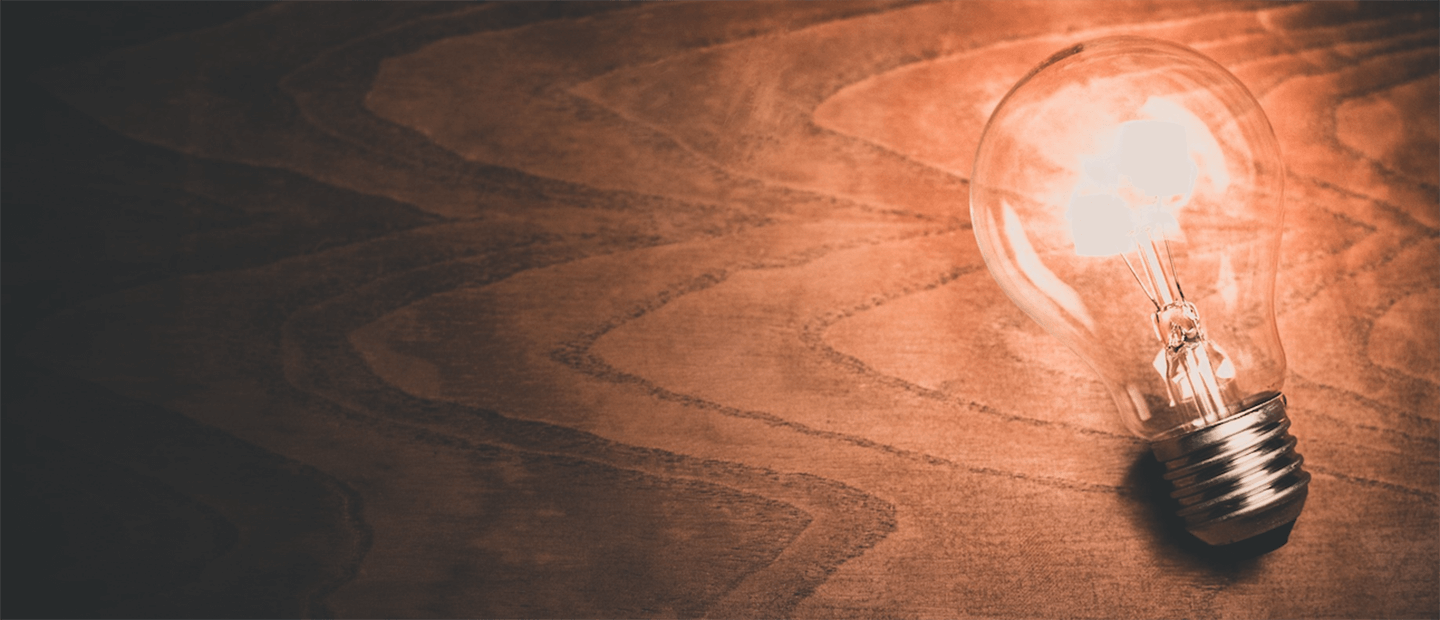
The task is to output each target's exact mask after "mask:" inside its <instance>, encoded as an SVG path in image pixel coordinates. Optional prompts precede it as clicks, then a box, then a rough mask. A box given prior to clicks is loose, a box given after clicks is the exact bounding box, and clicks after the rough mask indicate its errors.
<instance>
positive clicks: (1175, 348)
mask: <svg viewBox="0 0 1440 620" xmlns="http://www.w3.org/2000/svg"><path fill="white" fill-rule="evenodd" d="M1134 236H1135V249H1136V251H1137V253H1138V254H1139V256H1138V259H1139V260H1138V261H1136V262H1138V263H1139V264H1140V269H1139V270H1138V271H1137V270H1136V269H1135V265H1134V264H1132V263H1131V262H1130V258H1129V257H1128V256H1126V255H1124V254H1121V258H1122V259H1124V261H1125V265H1126V267H1128V268H1129V269H1130V273H1131V275H1133V276H1135V280H1136V282H1137V283H1139V284H1140V288H1141V289H1142V290H1143V291H1144V292H1145V295H1146V297H1148V298H1149V299H1150V303H1151V304H1153V305H1154V306H1155V315H1154V325H1155V335H1156V337H1157V338H1159V340H1160V342H1161V344H1162V345H1164V348H1163V349H1162V350H1161V352H1160V354H1159V355H1157V356H1156V360H1155V362H1156V363H1155V367H1156V370H1157V371H1159V372H1160V373H1161V374H1163V375H1164V377H1165V385H1166V388H1167V390H1168V391H1169V394H1168V396H1169V397H1170V404H1171V406H1178V407H1187V408H1190V409H1192V414H1193V416H1194V419H1195V420H1196V423H1197V424H1196V425H1197V426H1203V425H1208V424H1213V423H1215V422H1218V421H1220V420H1221V419H1222V418H1224V417H1226V416H1227V415H1228V414H1229V412H1230V410H1231V407H1230V403H1233V402H1236V399H1235V398H1234V394H1233V392H1234V388H1233V386H1231V385H1230V382H1229V379H1230V378H1233V377H1234V367H1233V366H1232V365H1231V364H1230V362H1229V360H1228V358H1227V357H1226V355H1225V353H1224V352H1223V351H1221V350H1220V349H1219V348H1218V347H1217V346H1215V344H1214V343H1212V342H1210V341H1209V340H1208V339H1207V338H1206V337H1205V330H1204V329H1203V328H1202V326H1201V323H1200V315H1199V311H1198V310H1197V309H1196V308H1195V305H1194V304H1191V303H1190V302H1188V301H1186V300H1185V292H1184V289H1183V288H1181V286H1180V280H1179V278H1178V277H1177V274H1176V271H1175V262H1174V258H1173V256H1171V253H1170V243H1169V241H1168V240H1167V239H1166V238H1165V233H1164V230H1163V228H1162V226H1161V225H1160V224H1154V225H1148V226H1144V227H1142V228H1141V229H1139V230H1137V231H1136V233H1135V235H1134ZM1142 274H1143V275H1142Z"/></svg>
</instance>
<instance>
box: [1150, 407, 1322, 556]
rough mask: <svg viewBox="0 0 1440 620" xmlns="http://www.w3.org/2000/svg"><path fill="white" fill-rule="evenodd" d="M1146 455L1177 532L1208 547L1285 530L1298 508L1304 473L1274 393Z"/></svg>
mask: <svg viewBox="0 0 1440 620" xmlns="http://www.w3.org/2000/svg"><path fill="white" fill-rule="evenodd" d="M1150 448H1151V450H1152V451H1153V452H1154V453H1155V458H1156V459H1157V460H1159V461H1160V463H1161V464H1162V465H1163V466H1164V467H1165V474H1164V477H1165V479H1166V480H1168V481H1169V482H1170V484H1171V485H1172V487H1173V488H1174V490H1173V492H1171V493H1170V497H1172V498H1174V500H1175V501H1176V502H1177V504H1178V511H1177V514H1178V515H1179V517H1180V518H1181V519H1183V520H1184V522H1185V529H1187V530H1189V531H1190V533H1191V534H1194V535H1195V537H1196V538H1199V539H1200V540H1203V541H1205V542H1206V543H1209V544H1211V545H1228V544H1231V543H1236V542H1240V541H1242V540H1246V539H1249V538H1253V537H1255V536H1259V535H1261V534H1264V533H1266V532H1269V531H1272V530H1277V529H1279V528H1281V527H1283V526H1287V525H1290V524H1291V523H1293V522H1294V521H1295V519H1296V518H1297V517H1299V516H1300V510H1301V508H1303V507H1304V506H1305V497H1306V495H1307V494H1308V491H1309V486H1310V474H1309V473H1307V472H1305V470H1304V469H1302V468H1301V465H1302V464H1303V463H1304V462H1305V459H1304V457H1302V456H1300V454H1299V453H1297V452H1296V451H1295V436H1294V435H1291V434H1290V418H1289V417H1287V416H1286V415H1285V397H1284V396H1283V395H1281V394H1276V395H1275V396H1274V397H1272V398H1270V399H1269V400H1266V401H1264V402H1262V403H1260V404H1258V405H1255V406H1254V407H1251V408H1249V409H1246V410H1245V411H1242V412H1240V413H1238V414H1235V415H1233V416H1230V417H1227V418H1225V419H1223V420H1220V421H1219V422H1217V423H1215V424H1211V425H1210V426H1206V427H1204V428H1201V429H1197V430H1194V431H1191V432H1188V433H1185V434H1183V435H1179V436H1176V437H1171V438H1169V439H1162V440H1160V441H1156V442H1154V443H1152V444H1150Z"/></svg>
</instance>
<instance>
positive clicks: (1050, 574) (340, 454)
mask: <svg viewBox="0 0 1440 620" xmlns="http://www.w3.org/2000/svg"><path fill="white" fill-rule="evenodd" d="M15 6H16V5H15V4H14V3H7V4H6V7H5V17H6V18H7V19H6V20H4V25H5V29H6V30H5V37H4V38H5V58H6V62H7V63H8V64H7V65H6V70H5V77H6V81H5V106H4V110H5V125H4V127H5V134H6V138H5V142H4V177H5V181H6V182H5V184H4V186H3V189H4V209H5V211H4V213H5V224H6V226H5V227H4V229H3V232H4V251H5V257H4V261H5V262H4V291H5V293H4V304H5V305H4V312H5V323H4V339H3V341H4V343H3V344H4V368H5V381H4V388H5V389H4V390H3V396H4V425H5V430H4V442H5V449H4V459H5V462H4V476H5V483H4V489H5V498H4V499H5V501H4V506H5V515H4V516H5V520H6V526H7V527H6V528H5V543H6V544H5V547H6V551H5V555H4V574H5V581H6V583H5V586H6V587H5V592H6V596H5V599H4V608H3V611H4V614H5V615H6V616H8V617H29V616H66V617H87V616H89V617H240V616H246V617H299V616H326V615H333V616H339V617H698V616H711V617H827V618H829V617H921V616H923V617H1024V618H1032V617H1077V616H1081V617H1106V618H1117V617H1135V618H1160V617H1187V618H1192V617H1245V618H1249V617H1287V618H1295V617H1305V618H1311V617H1357V618H1358V617H1365V618H1377V617H1387V618H1388V617H1434V616H1435V615H1437V614H1440V537H1437V532H1440V443H1437V442H1440V353H1437V351H1440V327H1437V326H1440V129H1437V124H1440V123H1437V118H1440V116H1437V112H1436V110H1437V109H1440V94H1437V93H1440V60H1437V58H1440V31H1437V19H1436V17H1437V11H1436V5H1435V4H1433V3H1381V2H1371V3H1360V4H1341V3H1323V4H1294V5H1288V4H1287V5H1277V4H1250V3H1183V2H1154V3H1149V2H1090V1H1086V2H1065V3H1051V2H1037V3H1031V2H954V3H938V4H895V3H876V2H864V3H851V2H832V3H780V4H769V3H684V4H584V3H561V4H532V3H522V4H480V5H461V4H448V3H442V4H421V3H395V4H383V3H382V4H363V5H343V6H341V5H331V4H310V3H298V4H277V5H266V6H249V5H244V6H231V7H228V8H223V9H222V8H216V9H214V10H212V11H211V12H208V13H207V12H205V11H203V10H199V9H196V8H194V7H191V8H180V6H181V5H159V6H156V5H140V4H129V5H113V6H93V5H76V6H74V7H64V8H54V7H52V8H42V7H37V6H31V5H27V6H25V7H24V8H20V9H16V8H14V7H15ZM1116 33H1133V34H1142V35H1148V36H1155V37H1161V38H1166V39H1171V40H1175V41H1179V42H1181V43H1185V44H1187V45H1190V46H1193V47H1195V48H1196V49H1198V50H1200V51H1201V52H1203V53H1205V54H1207V55H1210V56H1212V57H1213V58H1215V59H1216V60H1217V61H1218V62H1220V63H1221V64H1222V65H1224V66H1225V67H1227V68H1228V69H1230V70H1231V71H1232V72H1233V73H1235V74H1236V75H1237V76H1238V77H1239V78H1240V79H1241V81H1243V82H1244V83H1245V84H1246V85H1247V86H1248V87H1249V88H1250V89H1251V90H1252V92H1254V94H1255V95H1256V96H1257V97H1258V98H1259V100H1260V101H1261V103H1262V105H1264V107H1265V109H1266V111H1267V112H1268V114H1269V116H1270V118H1271V120H1272V122H1273V124H1274V126H1275V129H1276V133H1277V135H1278V137H1279V139H1280V141H1281V146H1282V149H1283V151H1284V152H1285V154H1286V158H1287V165H1288V169H1289V181H1288V184H1287V185H1288V189H1289V192H1288V194H1289V195H1288V196H1287V204H1288V211H1287V231H1286V235H1285V241H1284V243H1285V246H1284V259H1283V261H1282V265H1281V274H1280V280H1279V287H1278V291H1277V299H1278V300H1279V302H1280V304H1279V306H1280V308H1281V309H1282V312H1281V315H1280V317H1279V318H1280V330H1281V336H1282V338H1283V340H1284V342H1285V344H1286V348H1287V351H1288V356H1289V362H1290V370H1289V377H1288V379H1287V384H1286V393H1287V395H1288V396H1289V399H1290V402H1291V416H1292V418H1293V420H1294V430H1295V433H1296V435H1297V436H1298V437H1299V438H1300V442H1301V451H1302V452H1303V453H1304V454H1305V457H1306V467H1307V468H1308V469H1309V470H1310V471H1311V472H1312V473H1313V474H1314V475H1315V479H1314V481H1313V483H1312V493H1311V498H1310V500H1309V503H1308V505H1307V507H1306V509H1305V513H1304V515H1303V516H1302V517H1301V519H1300V521H1299V522H1298V525H1297V526H1296V528H1295V530H1294V532H1293V533H1292V535H1291V538H1290V541H1289V543H1288V544H1287V545H1286V546H1284V547H1282V548H1280V549H1278V550H1276V551H1274V552H1273V553H1270V554H1268V555H1265V556H1262V557H1259V558H1236V557H1231V556H1225V555H1219V554H1215V553H1212V552H1209V551H1207V550H1206V549H1205V548H1203V546H1202V545H1199V544H1198V543H1197V542H1196V541H1193V540H1191V539H1188V538H1186V537H1185V535H1184V534H1183V533H1181V532H1179V531H1178V530H1177V528H1176V526H1175V524H1174V523H1173V522H1172V520H1170V519H1168V518H1167V517H1166V516H1165V508H1164V506H1163V505H1161V504H1160V503H1159V502H1158V497H1157V496H1158V495H1159V489H1158V487H1157V485H1156V482H1155V476H1156V472H1155V471H1154V468H1155V465H1154V463H1153V461H1152V460H1150V458H1149V457H1148V456H1147V455H1148V451H1147V448H1146V446H1145V445H1144V444H1143V443H1142V442H1140V441H1139V440H1137V439H1134V438H1132V437H1131V436H1130V435H1128V434H1127V433H1126V432H1125V431H1124V429H1123V426H1122V425H1121V423H1120V422H1119V421H1118V419H1116V416H1115V415H1114V412H1113V411H1114V408H1113V405H1112V404H1111V402H1110V400H1109V398H1108V396H1107V395H1106V394H1105V392H1104V388H1103V387H1102V386H1101V385H1100V384H1099V382H1098V380H1097V379H1096V378H1095V377H1094V376H1093V375H1092V374H1091V373H1090V371H1089V370H1088V369H1087V368H1086V367H1085V366H1084V365H1083V363H1081V362H1080V361H1079V360H1078V358H1076V357H1074V356H1073V355H1072V354H1071V353H1069V352H1068V351H1067V350H1065V349H1064V348H1063V347H1061V346H1059V345H1058V344H1057V343H1056V342H1055V341H1054V340H1053V339H1051V338H1050V337H1049V336H1048V335H1047V334H1045V333H1044V332H1043V330H1041V329H1040V328H1039V327H1038V326H1037V325H1035V324H1033V322H1031V321H1030V320H1029V319H1028V318H1026V317H1025V316H1024V315H1023V314H1022V313H1021V312H1020V311H1019V310H1018V309H1016V308H1015V307H1014V306H1013V305H1012V304H1011V303H1010V302H1009V301H1008V300H1007V299H1006V298H1005V297H1004V295H1003V294H1002V293H1001V292H1000V290H999V288H998V287H997V286H996V285H995V284H994V282H993V281H992V280H991V279H990V276H989V274H988V272H987V271H986V270H985V268H984V264H983V262H982V261H981V259H980V257H979V253H978V250H977V249H976V246H975V242H974V239H973V237H972V235H971V232H970V228H969V221H968V190H967V178H966V177H967V176H968V171H969V169H970V158H971V156H972V154H973V152H974V149H975V145H976V142H977V140H978V138H979V132H980V130H981V128H982V127H983V125H984V122H985V119H986V118H987V117H988V115H989V113H990V111H991V110H992V109H993V107H994V106H995V105H996V103H997V102H998V101H999V99H1000V97H1001V96H1002V95H1003V94H1004V93H1005V91H1006V90H1007V89H1008V88H1009V87H1010V86H1011V85H1013V84H1014V83H1015V81H1016V80H1018V79H1019V78H1020V77H1021V76H1022V75H1024V73H1025V72H1026V71H1027V70H1028V69H1029V68H1030V67H1032V66H1034V65H1035V64H1037V63H1038V62H1039V61H1040V60H1042V59H1044V58H1045V57H1046V56H1048V55H1049V54H1050V53H1052V52H1053V51H1055V50H1056V49H1060V48H1062V47H1063V46H1065V45H1066V44H1068V43H1073V42H1075V41H1079V40H1083V39H1089V38H1094V37H1097V36H1103V35H1107V34H1116Z"/></svg>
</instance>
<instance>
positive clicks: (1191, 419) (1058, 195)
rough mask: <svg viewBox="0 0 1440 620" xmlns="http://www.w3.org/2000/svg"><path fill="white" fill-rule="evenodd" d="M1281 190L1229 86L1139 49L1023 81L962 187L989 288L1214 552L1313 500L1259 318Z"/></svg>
mask: <svg viewBox="0 0 1440 620" xmlns="http://www.w3.org/2000/svg"><path fill="white" fill-rule="evenodd" d="M1284 177H1285V171H1284V164H1283V162H1282V161H1281V159H1280V150H1279V146H1278V145H1277V143H1276V141H1275V135H1274V133H1273V131H1272V130H1271V128H1270V122H1269V120H1268V119H1267V118H1266V117H1265V113H1264V111H1262V110H1261V109H1260V104H1259V103H1258V102H1256V101H1255V99H1254V97H1252V96H1251V95H1250V93H1249V92H1248V91H1247V90H1246V89H1245V87H1244V86H1243V85H1242V84H1241V83H1240V82H1239V81H1238V80H1237V79H1236V78H1235V77H1234V76H1233V75H1231V74H1230V73H1229V72H1227V71H1225V69H1224V68H1222V67H1221V66H1220V65H1218V64H1216V63H1215V62H1214V61H1212V60H1210V59H1208V58H1206V57H1204V56H1202V55H1200V54H1199V53H1197V52H1195V51H1194V50H1192V49H1190V48H1187V47H1184V46H1180V45H1176V44H1173V43H1167V42H1163V41H1157V40H1152V39H1144V38H1138V37H1112V38H1105V39H1100V40H1096V41H1092V42H1087V43H1082V44H1079V45H1076V46H1074V47H1071V48H1069V49H1066V50H1063V51H1061V52H1060V53H1057V54H1055V55H1054V56H1052V57H1051V58H1050V59H1049V60H1047V61H1045V62H1044V63H1042V64H1041V65H1040V66H1039V67H1037V68H1035V69H1034V70H1033V71H1031V72H1030V74H1029V75H1027V76H1025V78H1024V79H1022V80H1020V82H1019V83H1018V84H1016V85H1015V87H1014V88H1013V89H1011V91H1010V93H1009V94H1008V95H1006V96H1005V99H1004V100H1002V101H1001V102H1000V105H999V106H998V107H997V108H996V110H995V112H994V114H993V115H992V116H991V117H990V121H989V123H988V124H987V125H986V126H985V132H984V134H983V135H982V136H981V139H980V146H979V149H978V151H977V152H976V155H975V169H974V173H973V175H972V176H971V185H970V213H971V221H972V222H973V225H974V230H975V237H976V239H977V240H978V241H979V245H980V250H981V252H982V254H983V255H984V257H985V263H986V265H987V266H988V267H989V268H990V272H991V274H992V275H994V276H995V279H996V280H997V281H998V282H999V283H1000V286H1001V288H1003V289H1004V290H1005V293H1006V294H1007V295H1009V296H1010V298H1011V299H1012V300H1014V302H1015V303H1016V304H1017V305H1019V306H1020V307H1021V308H1022V309H1024V310H1025V312H1026V313H1028V314H1029V315H1030V316H1031V317H1033V318H1034V319H1035V320H1036V321H1038V322H1039V323H1040V324H1041V325H1042V326H1044V327H1045V328H1046V329H1047V330H1049V331H1050V333H1051V334H1053V335H1055V337H1056V338H1058V339H1059V340H1060V341H1062V342H1064V343H1065V344H1066V345H1068V346H1069V347H1070V348H1071V349H1073V350H1074V351H1075V352H1076V353H1077V354H1079V355H1080V357H1082V358H1083V359H1084V360H1085V361H1086V362H1088V363H1089V364H1090V366H1091V367H1093V368H1094V370H1095V372H1096V373H1098V374H1099V375H1100V378H1101V379H1102V381H1103V383H1104V384H1105V386H1106V387H1107V388H1108V389H1109V391H1110V394H1111V396H1112V397H1113V398H1114V400H1115V404H1116V406H1117V408H1118V409H1119V411H1120V414H1121V416H1122V417H1123V418H1124V420H1125V423H1126V425H1127V426H1128V427H1129V428H1130V430H1131V431H1133V432H1134V433H1135V434H1137V435H1139V436H1141V437H1143V438H1145V439H1146V440H1148V441H1150V443H1151V448H1152V450H1153V452H1154V453H1155V456H1156V457H1157V458H1158V460H1159V461H1160V462H1161V463H1162V464H1163V465H1164V467H1165V469H1166V473H1165V477H1166V478H1167V479H1168V480H1170V482H1171V483H1172V488H1173V489H1174V492H1173V494H1172V497H1174V499H1175V500H1176V501H1177V503H1178V506H1179V511H1178V514H1179V516H1180V517H1182V518H1183V520H1184V521H1185V525H1186V527H1187V528H1188V529H1189V530H1190V532H1191V533H1193V534H1194V535H1196V536H1197V537H1198V538H1200V539H1201V540H1204V541H1206V542H1208V543H1210V544H1214V545H1220V544H1228V543H1233V542H1237V541H1240V540H1244V539H1247V538H1251V537H1253V536H1257V535H1259V534H1262V533H1264V532H1268V531H1272V530H1278V529H1279V528H1281V527H1284V526H1287V525H1288V524H1290V523H1293V522H1294V520H1295V518H1296V517H1297V516H1298V515H1299V514H1300V509H1301V507H1302V506H1303V505H1304V502H1305V496H1306V493H1307V489H1308V485H1309V480H1310V476H1309V474H1307V473H1306V472H1305V471H1303V470H1302V469H1301V463H1302V461H1303V459H1302V457H1301V456H1300V455H1299V454H1298V453H1296V452H1295V438H1294V437H1293V436H1291V435H1290V433H1289V432H1288V429H1289V426H1290V422H1289V419H1288V418H1287V417H1286V414H1285V398H1284V397H1283V396H1282V395H1281V393H1280V389H1281V387H1282V384H1283V382H1284V374H1285V352H1284V350H1283V349H1282V348H1281V345H1280V338H1279V333H1278V331H1277V330H1276V328H1275V313H1274V302H1273V300H1272V297H1273V290H1274V281H1275V269H1276V266H1277V262H1278V255H1279V245H1280V236H1281V224H1282V210H1283V201H1284V181H1285V178H1284ZM1286 531H1287V532H1288V530H1286Z"/></svg>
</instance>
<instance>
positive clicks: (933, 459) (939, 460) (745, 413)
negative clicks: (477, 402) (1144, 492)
mask: <svg viewBox="0 0 1440 620" xmlns="http://www.w3.org/2000/svg"><path fill="white" fill-rule="evenodd" d="M941 232H943V231H938V230H937V231H930V232H927V233H924V234H923V235H933V234H940V233H941ZM916 236H922V235H916ZM902 238H909V237H902ZM886 241H893V239H864V240H858V241H855V242H851V243H847V244H842V245H840V246H838V247H833V248H827V249H826V251H825V252H822V253H820V254H818V255H816V254H803V255H800V256H797V257H791V258H790V259H788V260H785V261H783V262H780V263H776V262H768V263H752V264H748V265H740V266H736V267H733V268H731V269H729V270H723V271H718V272H710V273H705V274H702V275H700V276H698V277H696V278H693V279H691V280H690V281H688V282H686V283H683V284H680V285H677V286H675V287H672V288H669V289H667V290H665V291H663V292H662V293H660V294H658V295H655V296H653V297H651V298H650V299H648V300H646V301H645V302H642V303H640V304H638V305H636V306H634V307H632V308H631V309H630V310H628V311H626V312H623V313H621V314H619V315H616V316H614V317H612V318H610V319H609V320H607V321H605V322H604V323H603V324H602V325H601V326H599V327H598V328H596V329H595V330H592V331H590V332H587V333H585V334H582V335H581V336H579V337H577V338H575V339H572V340H570V341H567V342H565V343H563V344H561V345H560V346H559V347H557V348H556V349H554V350H552V351H551V353H550V356H551V359H554V360H555V361H557V362H560V363H562V364H565V365H566V366H569V367H571V368H573V369H575V370H577V371H579V372H583V373H585V374H587V375H590V376H593V377H595V378H598V379H602V380H604V381H607V382H610V383H618V384H629V385H633V386H636V387H637V388H639V389H642V390H644V391H645V392H646V393H647V394H649V395H651V396H652V397H655V398H659V399H662V400H667V401H670V402H676V403H681V404H683V405H686V406H689V407H695V408H699V409H704V410H707V411H713V412H715V413H719V414H721V415H725V416H729V417H735V418H744V419H750V420H756V421H759V422H762V423H764V424H767V425H770V426H774V427H778V428H784V429H787V430H790V431H794V432H796V433H799V434H802V435H808V436H812V437H819V438H823V439H827V440H832V441H839V442H842V443H846V444H850V445H853V446H856V447H861V448H866V449H870V450H877V451H880V452H883V453H886V454H890V455H893V456H897V457H900V458H904V459H906V460H911V461H915V462H920V463H924V464H927V465H935V466H943V467H947V468H951V469H958V470H963V471H970V472H973V473H978V474H984V475H989V476H1000V477H1006V478H1014V479H1019V480H1025V481H1029V482H1035V483H1037V484H1043V485H1046V486H1052V487H1056V488H1062V489H1067V490H1073V491H1082V492H1115V493H1125V492H1127V491H1128V490H1129V488H1128V487H1124V486H1107V485H1099V484H1091V483H1083V482H1076V481H1072V480H1065V479H1060V478H1052V477H1048V476H1035V475H1030V474H1023V473H1019V472H1013V471H1006V470H999V469H993V468H988V467H977V466H972V465H964V464H961V463H958V462H955V461H953V460H950V459H946V458H943V457H938V456H934V455H931V454H926V453H923V452H917V451H912V450H906V449H904V448H899V447H896V446H892V445H889V444H885V443H881V442H877V441H874V440H871V439H867V438H864V437H859V436H855V435H850V434H846V433H841V432H837V431H828V430H823V429H817V428H814V427H812V426H809V425H806V424H803V423H800V422H794V421H791V420H787V419H785V418H783V417H780V416H777V415H775V414H772V413H769V412H765V411H757V410H749V409H740V408H737V407H731V406H728V405H723V404H720V403H717V402H714V401H711V400H708V399H705V398H701V397H698V396H693V395H689V394H682V393H678V392H675V391H672V390H669V389H666V388H663V387H660V386H658V385H656V384H655V383H653V382H651V381H650V380H648V379H645V378H644V377H640V376H637V375H634V374H631V373H627V372H624V371H621V370H619V369H617V368H615V367H614V366H612V365H610V364H609V363H608V362H606V361H605V360H604V359H603V358H601V357H600V356H598V355H595V354H594V353H591V352H590V349H591V348H592V347H593V346H594V344H595V342H596V341H598V340H599V339H600V338H602V337H603V336H605V335H606V334H608V333H610V332H611V331H614V330H615V329H618V328H619V327H621V326H623V325H625V324H627V323H630V322H632V321H635V320H637V319H640V318H642V317H644V316H645V315H647V314H649V313H651V312H654V311H655V310H658V309H660V308H661V307H664V306H665V305H667V304H669V303H670V302H671V301H674V300H675V299H678V298H680V297H682V296H684V295H688V294H691V293H696V292H700V291H703V290H706V289H708V288H711V287H713V286H715V285H718V284H720V283H722V282H724V281H725V280H726V279H728V278H729V277H730V275H731V274H732V273H734V272H738V271H744V270H748V269H777V268H787V267H794V266H799V265H802V264H804V263H807V262H810V261H812V260H814V259H816V258H819V257H820V255H823V254H824V253H829V252H832V251H839V250H844V249H848V248H852V247H859V246H861V245H869V244H878V243H883V242H886ZM1022 421H1024V420H1022ZM1026 422H1027V423H1030V424H1037V425H1041V426H1044V425H1047V424H1048V423H1046V422H1044V421H1041V420H1034V421H1026Z"/></svg>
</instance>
